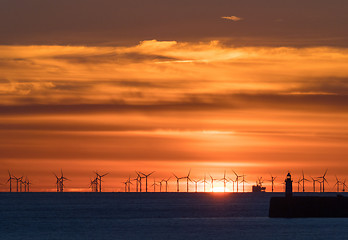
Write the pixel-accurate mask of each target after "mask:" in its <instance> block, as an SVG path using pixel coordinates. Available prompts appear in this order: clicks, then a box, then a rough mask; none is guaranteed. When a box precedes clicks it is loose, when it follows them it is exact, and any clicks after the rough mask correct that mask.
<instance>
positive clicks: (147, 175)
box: [140, 171, 154, 192]
mask: <svg viewBox="0 0 348 240" xmlns="http://www.w3.org/2000/svg"><path fill="white" fill-rule="evenodd" d="M140 173H141V174H142V175H143V176H144V177H145V182H146V192H147V178H148V177H149V176H150V175H151V174H153V173H154V171H153V172H151V173H149V174H145V173H142V172H140Z"/></svg>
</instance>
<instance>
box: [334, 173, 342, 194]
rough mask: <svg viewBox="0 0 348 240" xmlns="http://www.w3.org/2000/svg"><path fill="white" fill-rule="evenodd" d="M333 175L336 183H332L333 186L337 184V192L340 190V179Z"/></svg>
mask: <svg viewBox="0 0 348 240" xmlns="http://www.w3.org/2000/svg"><path fill="white" fill-rule="evenodd" d="M335 177H336V183H335V185H334V186H333V187H335V186H337V192H339V191H340V184H341V181H340V180H338V178H337V176H335Z"/></svg>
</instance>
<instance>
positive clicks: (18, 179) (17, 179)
mask: <svg viewBox="0 0 348 240" xmlns="http://www.w3.org/2000/svg"><path fill="white" fill-rule="evenodd" d="M13 177H14V179H15V180H16V181H17V192H18V183H19V182H20V181H22V178H23V177H20V178H17V177H15V176H13Z"/></svg>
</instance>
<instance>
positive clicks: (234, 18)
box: [221, 16, 243, 22]
mask: <svg viewBox="0 0 348 240" xmlns="http://www.w3.org/2000/svg"><path fill="white" fill-rule="evenodd" d="M221 18H223V19H227V20H232V21H233V22H238V21H241V20H243V18H240V17H236V16H230V17H221Z"/></svg>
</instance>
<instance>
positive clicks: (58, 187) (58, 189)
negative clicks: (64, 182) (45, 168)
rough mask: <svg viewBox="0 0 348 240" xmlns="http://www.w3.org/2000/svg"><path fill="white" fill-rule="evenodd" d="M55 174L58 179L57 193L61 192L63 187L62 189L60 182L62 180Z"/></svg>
mask: <svg viewBox="0 0 348 240" xmlns="http://www.w3.org/2000/svg"><path fill="white" fill-rule="evenodd" d="M53 174H54V176H55V177H56V179H57V181H56V185H57V192H60V189H61V187H60V185H61V181H60V178H59V177H58V176H57V175H56V174H55V173H53Z"/></svg>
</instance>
